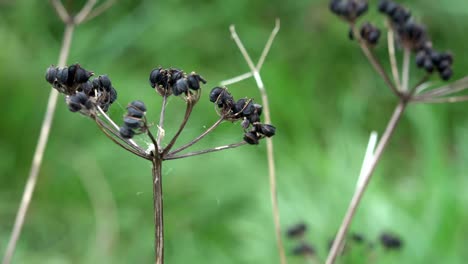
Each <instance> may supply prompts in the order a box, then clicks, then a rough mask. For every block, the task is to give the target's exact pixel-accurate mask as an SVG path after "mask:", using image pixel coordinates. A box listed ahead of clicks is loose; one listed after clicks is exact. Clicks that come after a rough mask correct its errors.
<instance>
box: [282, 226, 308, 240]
mask: <svg viewBox="0 0 468 264" xmlns="http://www.w3.org/2000/svg"><path fill="white" fill-rule="evenodd" d="M306 231H307V226H306V224H304V223H299V224H296V225H294V226H292V227H291V228H289V229H288V231H287V235H288V237H289V238H300V237H302V236H303V235H304V234H305V232H306Z"/></svg>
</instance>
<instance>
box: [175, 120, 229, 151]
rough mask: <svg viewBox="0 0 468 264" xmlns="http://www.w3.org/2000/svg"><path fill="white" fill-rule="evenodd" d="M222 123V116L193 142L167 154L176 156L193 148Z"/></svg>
mask: <svg viewBox="0 0 468 264" xmlns="http://www.w3.org/2000/svg"><path fill="white" fill-rule="evenodd" d="M223 121H224V116H221V117H220V118H219V119H218V121H216V122H215V123H214V124H213V125H212V126H211V127H209V128H208V129H207V130H205V132H203V133H202V134H201V135H199V136H198V137H196V138H195V139H194V140H192V141H190V142H189V143H187V144H185V145H183V146H181V147H180V148H178V149H176V150H174V151H171V152H170V153H169V155H174V154H177V153H179V152H181V151H182V150H185V149H187V148H189V147H191V146H193V145H194V144H195V143H197V142H198V141H200V140H201V139H203V138H204V137H205V136H206V135H208V134H209V133H211V132H212V131H213V130H215V129H216V128H217V127H218V126H219V125H220V124H221V123H222V122H223Z"/></svg>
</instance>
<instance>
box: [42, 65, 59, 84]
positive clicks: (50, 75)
mask: <svg viewBox="0 0 468 264" xmlns="http://www.w3.org/2000/svg"><path fill="white" fill-rule="evenodd" d="M45 78H46V81H47V82H48V83H50V84H53V83H54V81H55V78H57V67H55V66H54V65H52V66H50V67H49V68H47V71H46V76H45Z"/></svg>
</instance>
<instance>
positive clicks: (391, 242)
mask: <svg viewBox="0 0 468 264" xmlns="http://www.w3.org/2000/svg"><path fill="white" fill-rule="evenodd" d="M380 243H381V244H382V246H384V247H385V248H386V249H400V248H401V247H402V245H403V242H402V241H401V239H400V238H399V237H397V236H395V235H392V234H389V233H382V234H381V235H380Z"/></svg>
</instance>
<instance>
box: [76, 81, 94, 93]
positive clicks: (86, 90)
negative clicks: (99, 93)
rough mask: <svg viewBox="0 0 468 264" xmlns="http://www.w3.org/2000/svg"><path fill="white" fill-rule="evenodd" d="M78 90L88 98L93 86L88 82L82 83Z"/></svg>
mask: <svg viewBox="0 0 468 264" xmlns="http://www.w3.org/2000/svg"><path fill="white" fill-rule="evenodd" d="M79 89H80V91H82V92H83V93H85V94H86V95H88V96H90V95H91V93H92V92H93V84H92V83H91V82H90V81H87V82H85V83H82V84H81V85H80V88H79Z"/></svg>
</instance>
